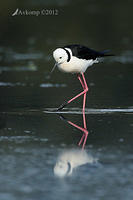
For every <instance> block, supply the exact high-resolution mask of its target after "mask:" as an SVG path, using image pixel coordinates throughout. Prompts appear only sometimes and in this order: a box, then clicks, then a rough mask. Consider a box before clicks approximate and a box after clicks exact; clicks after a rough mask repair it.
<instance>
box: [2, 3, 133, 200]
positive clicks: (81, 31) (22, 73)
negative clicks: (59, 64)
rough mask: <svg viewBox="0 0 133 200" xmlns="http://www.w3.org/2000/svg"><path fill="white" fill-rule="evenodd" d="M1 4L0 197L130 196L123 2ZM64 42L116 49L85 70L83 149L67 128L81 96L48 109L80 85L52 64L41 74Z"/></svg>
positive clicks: (127, 30)
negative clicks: (32, 13) (41, 13)
mask: <svg viewBox="0 0 133 200" xmlns="http://www.w3.org/2000/svg"><path fill="white" fill-rule="evenodd" d="M6 6H7V7H6ZM6 6H5V5H4V2H3V3H1V14H2V17H1V21H0V25H1V33H0V94H1V96H0V161H1V162H0V163H1V164H0V199H2V200H17V199H20V200H30V199H31V200H34V199H35V200H36V199H38V200H43V199H48V200H56V199H57V200H60V199H64V200H65V199H68V198H70V199H73V200H79V199H85V200H86V199H88V198H89V199H91V200H107V199H108V200H114V199H121V200H131V199H133V190H132V188H133V179H132V172H133V150H132V145H133V134H132V133H133V84H132V80H133V77H132V74H133V67H132V65H133V51H132V32H131V30H132V18H133V12H132V7H133V2H131V1H126V2H125V1H117V2H112V1H109V2H108V4H107V1H105V0H103V1H99V2H98V1H95V0H92V1H88V0H86V1H84V3H83V1H81V0H78V1H77V2H76V5H75V3H74V2H72V1H69V0H63V1H58V0H57V1H52V0H51V1H41V0H39V1H34V0H31V1H22V2H15V1H13V2H12V4H11V3H10V1H7V4H6ZM9 8H10V9H9ZM16 8H19V9H21V10H24V9H29V10H30V9H31V10H33V9H40V10H41V9H44V8H48V9H49V8H55V9H58V11H59V14H58V16H38V17H36V16H14V17H12V16H11V15H12V13H13V12H14V11H15V10H16ZM77 19H78V21H77ZM75 22H76V23H75ZM70 43H81V44H84V45H86V46H88V47H90V48H94V49H97V50H104V49H111V53H113V54H115V55H116V56H114V57H109V58H106V59H105V60H101V62H99V63H98V64H95V66H93V67H91V68H90V69H88V70H87V72H86V73H85V77H86V79H87V83H88V86H89V92H88V94H87V103H86V123H87V131H88V137H87V143H86V146H85V152H84V153H85V155H83V156H82V153H81V154H80V152H81V147H82V145H81V146H78V143H79V141H80V139H81V137H82V134H83V131H81V130H79V129H78V128H76V127H74V126H73V125H72V124H76V125H77V126H78V127H81V128H83V120H82V118H83V116H82V109H81V108H82V98H80V99H79V100H77V101H75V102H73V103H71V105H68V106H67V107H66V108H65V109H64V110H63V111H62V112H60V113H55V112H53V109H55V108H57V107H58V106H59V105H60V104H61V103H63V102H64V100H65V99H69V98H71V97H73V96H74V95H75V94H77V93H78V92H79V91H81V87H80V84H79V83H78V80H77V77H76V76H75V75H70V74H63V73H61V72H59V71H58V70H57V69H56V70H55V71H54V72H53V74H52V75H51V76H50V75H49V72H50V71H51V69H52V67H53V65H54V61H53V58H52V51H53V50H54V49H55V48H56V47H58V46H61V45H66V44H70ZM59 114H61V115H59ZM62 115H63V116H62ZM69 122H72V123H69ZM82 130H83V129H82ZM64 152H65V153H64ZM67 152H68V154H67ZM71 152H72V154H71V155H70V153H71ZM73 152H76V154H75V153H74V154H73ZM84 153H83V154H84ZM64 154H65V156H64ZM66 154H67V156H66ZM75 155H76V156H75ZM84 156H85V158H84ZM86 156H88V158H86ZM88 159H89V161H88ZM59 161H61V163H60V162H59ZM58 163H60V164H61V165H58ZM55 166H57V167H58V170H57V171H58V172H59V173H58V174H56V173H55V170H54V169H55ZM62 166H63V167H64V168H63V167H62ZM56 169H57V168H56ZM65 170H66V171H65ZM70 172H71V173H70ZM61 173H62V174H63V175H64V176H62V177H60V176H59V175H60V174H61ZM57 175H58V176H57Z"/></svg>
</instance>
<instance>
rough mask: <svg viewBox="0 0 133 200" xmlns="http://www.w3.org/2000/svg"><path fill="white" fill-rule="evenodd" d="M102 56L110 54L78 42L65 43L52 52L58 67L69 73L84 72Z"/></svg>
mask: <svg viewBox="0 0 133 200" xmlns="http://www.w3.org/2000/svg"><path fill="white" fill-rule="evenodd" d="M104 56H111V55H109V54H106V51H103V52H98V51H95V50H93V49H90V48H88V47H86V46H83V45H78V44H73V45H66V46H64V47H61V48H57V49H56V50H55V51H54V52H53V57H54V59H55V61H56V65H57V66H58V68H59V69H60V70H61V71H63V72H70V73H84V72H85V71H86V69H87V68H88V67H90V66H91V65H93V64H94V63H98V58H99V57H104Z"/></svg>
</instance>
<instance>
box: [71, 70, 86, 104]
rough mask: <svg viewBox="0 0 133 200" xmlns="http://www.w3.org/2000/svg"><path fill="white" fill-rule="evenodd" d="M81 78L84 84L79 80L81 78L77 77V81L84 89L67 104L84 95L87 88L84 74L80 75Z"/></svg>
mask: <svg viewBox="0 0 133 200" xmlns="http://www.w3.org/2000/svg"><path fill="white" fill-rule="evenodd" d="M82 77H83V80H84V84H83V82H82V80H81V78H80V77H79V76H78V79H79V80H80V83H81V85H82V87H83V89H84V91H83V92H80V93H79V94H78V95H76V96H75V97H73V98H72V99H70V100H69V101H68V102H67V103H71V102H72V101H74V100H75V99H77V98H78V97H80V96H81V95H83V94H85V93H86V92H87V91H88V86H87V83H86V80H85V77H84V74H83V73H82Z"/></svg>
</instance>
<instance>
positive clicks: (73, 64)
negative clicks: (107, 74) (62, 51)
mask: <svg viewBox="0 0 133 200" xmlns="http://www.w3.org/2000/svg"><path fill="white" fill-rule="evenodd" d="M97 62H98V61H97V60H92V59H91V60H85V59H79V58H76V57H75V56H72V58H71V60H70V61H69V62H64V63H62V64H59V65H58V68H59V70H61V71H63V72H68V73H69V72H70V73H81V72H83V73H84V72H85V71H86V69H87V68H88V67H89V66H91V65H93V63H97Z"/></svg>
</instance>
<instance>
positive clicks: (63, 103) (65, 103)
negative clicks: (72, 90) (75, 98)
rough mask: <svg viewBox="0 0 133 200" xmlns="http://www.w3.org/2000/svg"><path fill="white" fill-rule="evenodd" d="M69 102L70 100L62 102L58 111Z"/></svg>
mask: <svg viewBox="0 0 133 200" xmlns="http://www.w3.org/2000/svg"><path fill="white" fill-rule="evenodd" d="M67 104H68V102H67V101H65V102H64V103H63V104H61V105H60V106H59V108H57V111H60V110H62V109H63V108H64V107H65V106H66V105H67Z"/></svg>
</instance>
